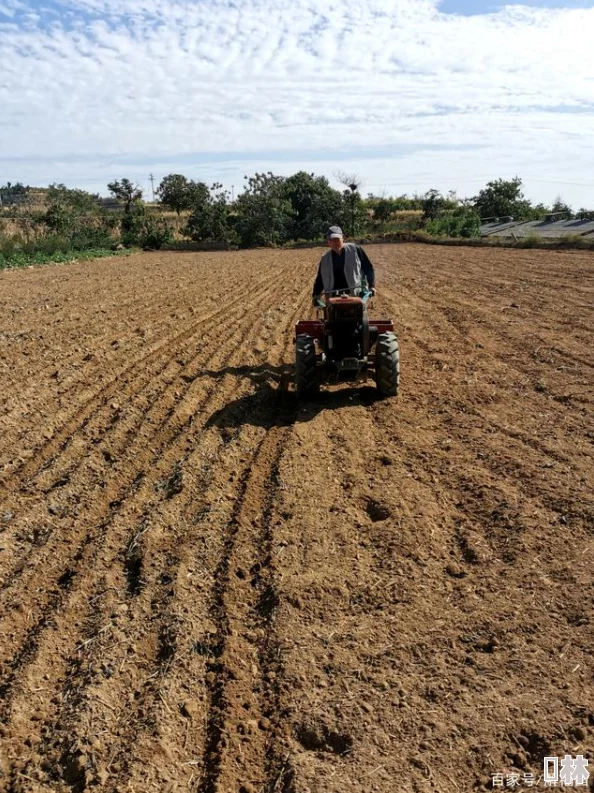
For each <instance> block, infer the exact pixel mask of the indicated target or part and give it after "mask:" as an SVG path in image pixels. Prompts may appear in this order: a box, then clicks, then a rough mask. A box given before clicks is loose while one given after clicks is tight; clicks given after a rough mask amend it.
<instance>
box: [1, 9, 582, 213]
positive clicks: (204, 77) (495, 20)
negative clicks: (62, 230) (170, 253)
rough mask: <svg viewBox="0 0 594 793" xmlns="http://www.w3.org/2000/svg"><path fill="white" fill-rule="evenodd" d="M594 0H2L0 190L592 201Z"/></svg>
mask: <svg viewBox="0 0 594 793" xmlns="http://www.w3.org/2000/svg"><path fill="white" fill-rule="evenodd" d="M593 139H594V0H591V1H589V0H588V1H587V0H556V1H555V0H524V2H523V3H522V4H510V3H507V2H501V1H499V0H290V1H289V0H284V1H281V0H194V1H193V2H192V1H191V0H0V184H4V183H5V182H7V181H11V182H16V181H20V182H24V183H25V184H31V185H38V186H44V185H47V184H50V183H52V182H63V183H65V184H67V185H68V186H71V187H80V188H83V189H87V190H90V191H92V192H97V193H100V194H103V195H106V194H107V183H108V182H110V181H113V180H114V179H120V178H122V177H127V178H129V179H132V180H133V181H135V182H137V183H139V184H140V185H141V186H142V187H143V188H144V189H145V191H146V196H147V197H149V198H150V197H151V192H150V191H151V183H150V181H149V175H150V174H153V176H154V185H155V187H156V186H157V185H158V183H159V181H160V180H161V179H162V178H163V177H164V176H165V175H167V174H169V173H183V174H184V175H186V176H188V177H189V178H192V179H197V180H201V181H205V182H207V183H212V182H215V181H217V182H221V183H222V184H223V185H224V186H225V187H226V188H227V189H228V190H229V191H232V192H233V193H234V194H235V195H237V194H238V193H239V192H241V190H242V189H243V184H244V176H246V175H247V176H249V175H252V174H254V173H255V172H258V171H269V170H270V171H272V172H274V173H277V174H282V175H290V174H292V173H295V172H296V171H298V170H307V171H309V172H313V173H315V174H318V175H324V176H327V177H328V179H329V180H330V182H331V183H332V184H333V185H334V186H338V185H339V175H340V174H345V173H346V174H355V175H356V176H357V177H358V179H359V180H360V181H361V183H362V187H361V190H362V193H363V194H367V193H374V194H375V195H401V194H403V193H408V194H412V193H413V192H420V193H423V192H425V191H427V190H429V189H431V188H436V189H438V190H441V191H442V192H447V191H448V190H454V191H456V192H457V193H458V195H459V196H461V197H469V196H472V195H476V194H477V193H478V191H479V190H480V189H481V188H482V187H484V186H485V184H486V183H487V182H488V181H490V180H492V179H497V178H512V177H514V176H516V175H518V176H520V177H521V178H522V179H523V182H524V192H525V194H526V196H527V197H528V198H530V199H531V200H533V201H534V202H539V201H542V202H544V203H549V204H550V203H552V201H554V200H555V198H556V197H557V196H559V195H560V196H561V197H562V198H563V199H564V200H565V201H567V202H568V203H569V204H571V205H572V206H573V207H574V208H575V209H577V208H579V207H582V206H585V207H593V208H594V147H593V146H592V140H593Z"/></svg>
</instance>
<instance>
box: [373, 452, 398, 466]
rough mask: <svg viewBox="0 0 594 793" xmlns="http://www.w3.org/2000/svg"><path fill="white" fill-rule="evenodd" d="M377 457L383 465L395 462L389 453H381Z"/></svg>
mask: <svg viewBox="0 0 594 793" xmlns="http://www.w3.org/2000/svg"><path fill="white" fill-rule="evenodd" d="M377 459H378V462H380V463H381V464H382V465H392V464H393V462H394V460H392V458H391V457H388V455H387V454H380V456H379V457H378V458H377Z"/></svg>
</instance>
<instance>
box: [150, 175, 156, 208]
mask: <svg viewBox="0 0 594 793" xmlns="http://www.w3.org/2000/svg"><path fill="white" fill-rule="evenodd" d="M149 179H150V180H151V190H152V193H153V202H154V200H155V177H154V176H153V175H152V173H151V174H149Z"/></svg>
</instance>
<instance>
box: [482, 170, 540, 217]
mask: <svg viewBox="0 0 594 793" xmlns="http://www.w3.org/2000/svg"><path fill="white" fill-rule="evenodd" d="M473 201H474V208H475V210H476V211H477V212H478V214H479V216H480V217H481V218H483V219H485V218H491V217H506V216H510V217H513V218H514V219H515V220H523V219H525V218H529V217H531V216H532V214H533V208H532V205H531V204H530V201H528V200H526V199H525V198H524V194H523V193H522V180H521V179H520V177H519V176H515V177H514V178H513V179H496V180H494V181H492V182H488V183H487V186H486V187H485V188H483V189H482V190H481V191H480V193H479V194H478V196H476V197H475V198H474V199H473Z"/></svg>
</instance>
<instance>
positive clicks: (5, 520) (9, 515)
mask: <svg viewBox="0 0 594 793" xmlns="http://www.w3.org/2000/svg"><path fill="white" fill-rule="evenodd" d="M13 518H14V512H9V511H8V510H7V511H6V512H3V513H2V523H10V521H11V520H12V519H13Z"/></svg>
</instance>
